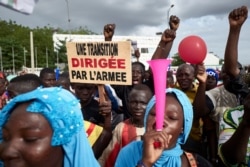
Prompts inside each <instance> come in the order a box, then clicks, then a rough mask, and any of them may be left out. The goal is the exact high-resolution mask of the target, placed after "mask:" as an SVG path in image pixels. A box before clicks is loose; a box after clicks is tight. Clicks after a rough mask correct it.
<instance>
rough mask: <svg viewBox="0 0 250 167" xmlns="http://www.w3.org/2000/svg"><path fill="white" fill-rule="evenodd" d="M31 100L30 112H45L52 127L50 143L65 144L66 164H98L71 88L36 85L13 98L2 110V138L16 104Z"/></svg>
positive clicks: (0, 123) (0, 136) (42, 113)
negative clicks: (36, 86) (35, 87)
mask: <svg viewBox="0 0 250 167" xmlns="http://www.w3.org/2000/svg"><path fill="white" fill-rule="evenodd" d="M28 101H32V102H31V103H30V104H29V106H28V107H27V109H26V110H27V112H33V113H39V114H41V115H43V116H44V117H45V118H46V119H47V120H48V122H49V123H50V126H51V128H52V130H53V135H52V140H51V145H52V146H62V148H63V150H64V167H79V166H81V167H89V166H94V167H95V166H99V164H98V162H97V161H96V159H95V157H94V154H93V151H92V148H91V147H90V145H89V142H88V140H87V136H86V132H85V130H84V126H83V116H82V112H81V108H80V104H79V102H78V100H77V99H76V97H75V96H74V95H73V94H72V93H71V92H69V91H67V90H65V89H62V88H59V87H51V88H41V87H40V88H37V89H36V90H34V91H31V92H28V93H25V94H21V95H19V96H16V97H15V98H14V99H12V100H11V101H10V102H9V103H8V104H7V105H6V106H5V107H4V108H3V110H2V111H1V112H0V139H1V142H2V127H3V126H4V124H5V123H6V122H7V121H8V118H9V117H10V115H11V112H12V111H13V108H14V107H15V106H16V105H18V104H19V103H23V102H28Z"/></svg>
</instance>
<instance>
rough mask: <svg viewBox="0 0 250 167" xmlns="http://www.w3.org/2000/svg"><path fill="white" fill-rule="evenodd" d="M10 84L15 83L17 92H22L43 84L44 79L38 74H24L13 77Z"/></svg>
mask: <svg viewBox="0 0 250 167" xmlns="http://www.w3.org/2000/svg"><path fill="white" fill-rule="evenodd" d="M9 84H14V85H15V86H14V85H13V86H14V87H13V88H14V89H15V92H17V93H18V94H21V93H26V92H29V91H32V90H34V89H36V88H37V87H39V86H42V81H41V79H40V78H39V77H38V76H37V75H36V74H24V75H20V76H17V77H15V78H13V79H11V80H10V82H9Z"/></svg>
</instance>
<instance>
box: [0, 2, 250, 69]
mask: <svg viewBox="0 0 250 167" xmlns="http://www.w3.org/2000/svg"><path fill="white" fill-rule="evenodd" d="M171 4H173V5H174V7H172V8H171V10H169V9H170V6H171ZM242 5H246V6H247V7H248V8H249V16H250V0H155V1H152V0H133V1H129V0H91V1H90V0H89V1H87V0H51V1H49V0H39V1H38V3H37V4H36V6H35V8H34V11H33V13H32V14H31V15H24V14H21V13H18V12H15V11H12V10H10V9H8V8H5V7H3V6H0V19H1V20H7V21H8V20H13V21H16V22H17V24H22V25H24V26H29V27H31V28H34V27H37V26H39V27H43V26H48V25H49V26H51V27H54V28H57V27H60V28H63V29H65V30H68V29H69V28H70V29H72V28H77V27H80V26H82V27H87V28H88V29H89V30H92V31H93V32H96V33H101V32H102V29H103V26H104V25H105V24H107V23H115V24H116V31H115V35H138V36H153V35H155V33H156V32H160V31H164V30H165V29H166V28H167V27H168V14H169V13H170V15H176V16H178V17H179V18H180V20H181V24H180V27H179V29H178V31H177V37H176V39H175V42H174V45H173V48H172V51H171V54H174V53H176V52H178V44H179V42H180V41H181V40H182V39H183V38H184V37H186V36H189V35H198V36H200V37H201V38H203V39H204V41H205V42H206V44H207V50H208V51H209V52H214V53H215V54H217V55H218V56H219V57H220V58H223V57H224V50H225V44H226V40H227V36H228V29H229V25H228V13H229V12H230V11H231V10H233V9H234V8H238V7H240V6H242ZM67 6H68V7H67ZM68 9H69V12H68ZM169 11H170V12H169ZM68 17H69V18H70V22H69V21H68ZM239 61H240V62H241V63H242V64H244V65H247V64H250V18H248V20H247V21H246V22H245V24H244V25H243V27H242V31H241V36H240V42H239Z"/></svg>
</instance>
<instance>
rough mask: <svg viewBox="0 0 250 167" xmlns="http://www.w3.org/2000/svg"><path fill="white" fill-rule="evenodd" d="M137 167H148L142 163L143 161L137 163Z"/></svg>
mask: <svg viewBox="0 0 250 167" xmlns="http://www.w3.org/2000/svg"><path fill="white" fill-rule="evenodd" d="M136 166H137V167H146V165H145V164H144V163H143V162H142V160H140V161H138V162H137V165H136Z"/></svg>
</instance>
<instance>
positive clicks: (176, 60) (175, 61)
mask: <svg viewBox="0 0 250 167" xmlns="http://www.w3.org/2000/svg"><path fill="white" fill-rule="evenodd" d="M172 59H173V60H172V63H171V65H172V66H179V65H181V64H183V63H185V62H184V61H183V60H182V59H181V57H180V56H179V54H178V53H175V54H174V56H173V57H172Z"/></svg>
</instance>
